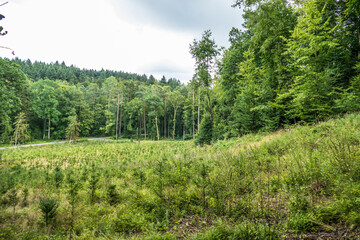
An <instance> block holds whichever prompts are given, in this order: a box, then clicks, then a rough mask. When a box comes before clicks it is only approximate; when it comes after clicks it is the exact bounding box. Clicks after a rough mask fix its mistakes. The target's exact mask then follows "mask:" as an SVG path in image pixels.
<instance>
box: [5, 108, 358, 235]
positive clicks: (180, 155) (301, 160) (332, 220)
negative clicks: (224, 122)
mask: <svg viewBox="0 0 360 240" xmlns="http://www.w3.org/2000/svg"><path fill="white" fill-rule="evenodd" d="M359 131H360V115H358V114H352V115H348V116H346V117H344V118H339V119H334V120H330V121H328V122H324V123H320V124H318V125H312V126H298V127H294V128H292V129H284V130H281V131H278V132H276V133H273V134H270V135H264V134H259V135H255V134H252V135H247V136H244V137H242V138H238V139H231V140H228V141H219V142H217V143H215V144H214V145H212V146H205V147H195V146H194V143H193V142H192V141H186V142H182V141H178V142H177V141H161V142H152V141H142V142H140V143H138V142H116V141H107V142H81V143H71V144H64V145H51V146H43V147H32V148H26V149H25V148H24V149H16V150H3V151H1V161H0V198H1V202H0V203H1V204H0V208H1V209H0V210H1V211H0V238H5V239H19V238H26V237H29V236H30V237H32V238H40V239H41V238H45V237H49V236H51V238H54V239H57V238H58V239H63V238H69V237H70V236H71V238H73V239H102V238H103V239H121V238H140V239H175V238H185V239H279V238H285V237H288V238H301V237H306V236H308V237H314V236H315V237H316V236H331V237H334V238H336V237H338V236H339V235H338V234H339V233H340V232H341V234H343V235H342V236H345V237H348V238H355V239H356V236H359V235H358V234H359V232H360V231H359V228H360V210H359V209H360V174H359V173H360V132H359ZM14 189H15V190H14ZM25 189H27V190H25ZM23 191H25V192H27V194H26V198H24V197H20V196H22V194H21V193H22V192H23ZM14 196H16V199H15V198H14ZM14 199H15V200H16V201H13V200H14ZM41 199H57V202H58V203H59V206H58V208H57V214H56V216H54V219H52V222H51V229H49V228H46V225H47V224H46V225H44V224H42V221H43V218H42V215H41V214H42V213H41V209H40V208H39V203H40V201H41ZM22 201H23V202H24V201H26V204H22V203H21V202H22ZM14 210H15V211H14ZM324 234H325V235H324Z"/></svg>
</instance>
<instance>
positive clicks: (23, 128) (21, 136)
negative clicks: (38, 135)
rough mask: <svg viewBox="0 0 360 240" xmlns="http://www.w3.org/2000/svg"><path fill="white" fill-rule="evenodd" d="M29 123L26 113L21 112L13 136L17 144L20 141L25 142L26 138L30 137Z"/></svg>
mask: <svg viewBox="0 0 360 240" xmlns="http://www.w3.org/2000/svg"><path fill="white" fill-rule="evenodd" d="M28 127H29V124H27V123H26V115H25V113H23V112H20V113H19V115H18V116H17V118H16V121H15V128H14V129H15V130H14V136H13V142H14V144H15V146H16V145H17V144H18V143H23V142H25V141H26V140H28V139H30V136H29V133H28Z"/></svg>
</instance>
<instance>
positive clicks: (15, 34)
mask: <svg viewBox="0 0 360 240" xmlns="http://www.w3.org/2000/svg"><path fill="white" fill-rule="evenodd" d="M5 2H8V3H7V4H5V5H3V6H1V7H0V13H1V14H3V15H4V16H5V19H3V20H1V21H0V26H3V27H4V30H7V31H8V34H7V35H5V36H2V37H0V46H3V47H9V48H11V49H13V50H14V52H15V57H18V58H20V59H24V60H26V59H30V60H31V61H35V60H37V61H42V62H47V63H51V62H55V61H59V62H60V63H61V62H62V61H64V62H65V63H66V65H74V66H77V67H79V68H87V69H97V70H100V69H102V68H103V69H109V70H116V71H124V72H131V73H138V74H147V75H148V76H149V75H150V74H152V75H154V76H155V78H157V79H158V80H159V79H160V78H161V77H162V76H163V75H164V76H165V77H166V78H167V79H169V78H176V79H179V80H180V81H181V82H183V83H186V82H188V81H189V80H191V78H192V76H193V73H194V64H195V61H194V60H193V59H192V57H191V54H190V53H189V44H190V43H192V42H193V40H194V39H197V40H199V39H201V35H202V33H203V32H204V31H205V30H207V29H211V31H212V33H213V39H214V40H215V42H216V44H217V45H218V46H223V47H229V43H228V34H229V31H230V30H231V28H232V27H237V28H241V25H242V23H243V20H242V17H241V15H242V14H241V10H240V9H235V8H232V7H231V5H232V4H233V2H234V0H0V5H1V4H2V3H5ZM0 57H3V58H4V57H6V58H12V57H13V56H12V54H11V51H9V50H7V49H4V48H0Z"/></svg>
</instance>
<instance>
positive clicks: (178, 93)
mask: <svg viewBox="0 0 360 240" xmlns="http://www.w3.org/2000/svg"><path fill="white" fill-rule="evenodd" d="M233 7H240V8H241V9H245V10H244V15H243V17H244V19H245V23H244V26H243V29H242V30H239V29H236V28H233V29H232V30H231V31H230V33H229V41H230V43H231V46H230V47H229V48H228V49H223V48H220V47H218V46H217V45H216V43H215V41H214V40H213V39H212V33H211V30H206V31H204V33H203V35H202V38H201V39H199V40H196V39H194V41H193V42H192V43H190V53H191V54H192V56H193V58H194V59H195V62H196V65H195V73H194V77H193V79H192V80H191V81H190V82H189V83H188V84H187V85H183V84H181V83H180V81H179V80H176V79H173V78H170V79H168V80H167V79H166V78H165V77H163V78H162V79H160V80H157V79H155V78H154V77H153V76H152V75H151V76H149V77H147V76H146V75H138V74H130V73H125V72H121V71H120V72H115V71H109V70H101V71H95V70H86V69H82V70H81V69H79V68H77V67H75V66H73V65H71V66H66V65H65V64H64V63H61V64H60V63H58V62H56V63H50V64H46V63H42V62H34V63H32V62H31V61H30V60H27V61H23V60H20V59H15V60H11V61H10V60H6V59H1V68H0V71H1V72H0V75H1V78H0V79H1V80H0V81H1V90H0V99H1V106H2V108H1V113H0V120H1V121H0V122H1V126H0V135H1V141H2V142H3V143H6V142H10V141H11V138H12V137H13V135H14V128H15V126H14V123H15V122H16V119H18V118H19V116H20V113H22V114H23V115H22V116H23V118H25V119H24V122H27V123H28V124H29V127H28V130H27V131H28V136H29V139H41V138H51V139H61V138H65V137H66V136H65V135H66V134H65V132H66V128H67V126H68V125H69V118H70V117H73V116H76V121H77V122H78V123H79V128H80V136H90V135H91V136H105V135H106V136H118V137H130V138H143V139H146V138H147V139H160V138H183V139H191V138H194V136H195V135H196V136H199V137H198V138H199V139H200V138H201V139H202V140H200V142H208V143H210V142H212V141H216V140H218V139H228V138H231V137H237V136H241V135H244V134H247V133H252V132H259V131H260V132H261V131H274V130H276V129H279V128H282V127H284V126H287V125H291V124H306V123H314V122H318V121H321V120H325V119H328V118H330V117H332V116H336V115H339V114H340V115H341V114H344V113H347V112H351V111H357V110H359V109H360V104H359V99H360V98H359V96H360V87H359V86H360V77H359V72H360V63H359V60H360V30H359V24H360V20H359V15H360V14H359V9H360V8H359V3H358V1H355V0H352V1H320V0H318V1H299V2H296V1H295V3H290V2H288V1H283V0H274V1H247V0H244V1H243V0H238V1H236V2H235V3H234V6H233ZM202 122H203V124H202V125H203V127H204V128H205V129H204V131H203V133H204V134H205V135H208V136H205V135H204V134H202V133H201V126H200V125H201V123H202ZM205 139H207V140H205Z"/></svg>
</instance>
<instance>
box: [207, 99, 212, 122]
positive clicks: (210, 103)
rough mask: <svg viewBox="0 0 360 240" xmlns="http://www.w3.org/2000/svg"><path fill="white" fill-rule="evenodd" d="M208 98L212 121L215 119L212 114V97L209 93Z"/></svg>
mask: <svg viewBox="0 0 360 240" xmlns="http://www.w3.org/2000/svg"><path fill="white" fill-rule="evenodd" d="M207 97H208V102H209V112H210V120H211V121H212V119H213V113H212V108H211V97H210V93H207Z"/></svg>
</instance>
